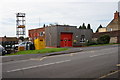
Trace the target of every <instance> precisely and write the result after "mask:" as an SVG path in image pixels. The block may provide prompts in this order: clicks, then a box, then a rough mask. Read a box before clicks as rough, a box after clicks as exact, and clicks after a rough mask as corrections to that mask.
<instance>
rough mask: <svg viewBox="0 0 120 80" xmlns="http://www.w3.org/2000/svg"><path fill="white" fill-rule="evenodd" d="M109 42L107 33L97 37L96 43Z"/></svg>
mask: <svg viewBox="0 0 120 80" xmlns="http://www.w3.org/2000/svg"><path fill="white" fill-rule="evenodd" d="M109 42H110V36H109V35H102V36H100V37H99V38H98V39H97V43H98V44H108V43H109Z"/></svg>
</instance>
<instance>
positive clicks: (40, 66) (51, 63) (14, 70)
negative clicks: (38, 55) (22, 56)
mask: <svg viewBox="0 0 120 80" xmlns="http://www.w3.org/2000/svg"><path fill="white" fill-rule="evenodd" d="M68 61H71V60H64V61H58V62H54V63H47V64H42V65H37V66H30V67H25V68H21V69H14V70H10V71H7V72H15V71H21V70H26V69H32V68H37V67H42V66H48V65H52V64H59V63H64V62H68Z"/></svg>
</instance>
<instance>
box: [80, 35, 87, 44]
mask: <svg viewBox="0 0 120 80" xmlns="http://www.w3.org/2000/svg"><path fill="white" fill-rule="evenodd" d="M85 40H86V39H85V35H81V39H80V42H82V43H83V42H85Z"/></svg>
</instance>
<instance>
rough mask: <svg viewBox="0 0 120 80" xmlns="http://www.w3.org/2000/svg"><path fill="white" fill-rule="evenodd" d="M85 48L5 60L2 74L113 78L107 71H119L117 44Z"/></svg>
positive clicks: (12, 76)
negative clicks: (72, 51)
mask: <svg viewBox="0 0 120 80" xmlns="http://www.w3.org/2000/svg"><path fill="white" fill-rule="evenodd" d="M83 50H84V51H82V52H77V53H71V54H64V55H56V56H48V57H43V58H39V57H38V58H31V59H27V60H20V61H11V62H5V63H3V64H2V68H3V71H2V76H3V78H105V77H107V78H109V76H110V78H111V76H112V75H108V76H105V75H106V74H110V73H112V72H113V71H118V67H117V66H116V65H117V64H118V46H117V45H114V46H105V47H98V48H97V49H91V47H89V48H88V49H87V48H83ZM85 50H86V51H85ZM115 74H116V73H115ZM112 78H118V76H117V75H115V76H113V77H112Z"/></svg>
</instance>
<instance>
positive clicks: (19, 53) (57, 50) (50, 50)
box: [7, 48, 68, 55]
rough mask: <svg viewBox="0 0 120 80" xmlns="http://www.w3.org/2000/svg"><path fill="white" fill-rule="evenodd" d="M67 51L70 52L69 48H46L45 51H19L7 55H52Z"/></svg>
mask: <svg viewBox="0 0 120 80" xmlns="http://www.w3.org/2000/svg"><path fill="white" fill-rule="evenodd" d="M65 50H68V48H45V49H41V50H26V51H19V52H16V53H12V54H7V55H21V54H43V53H52V52H59V51H65Z"/></svg>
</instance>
